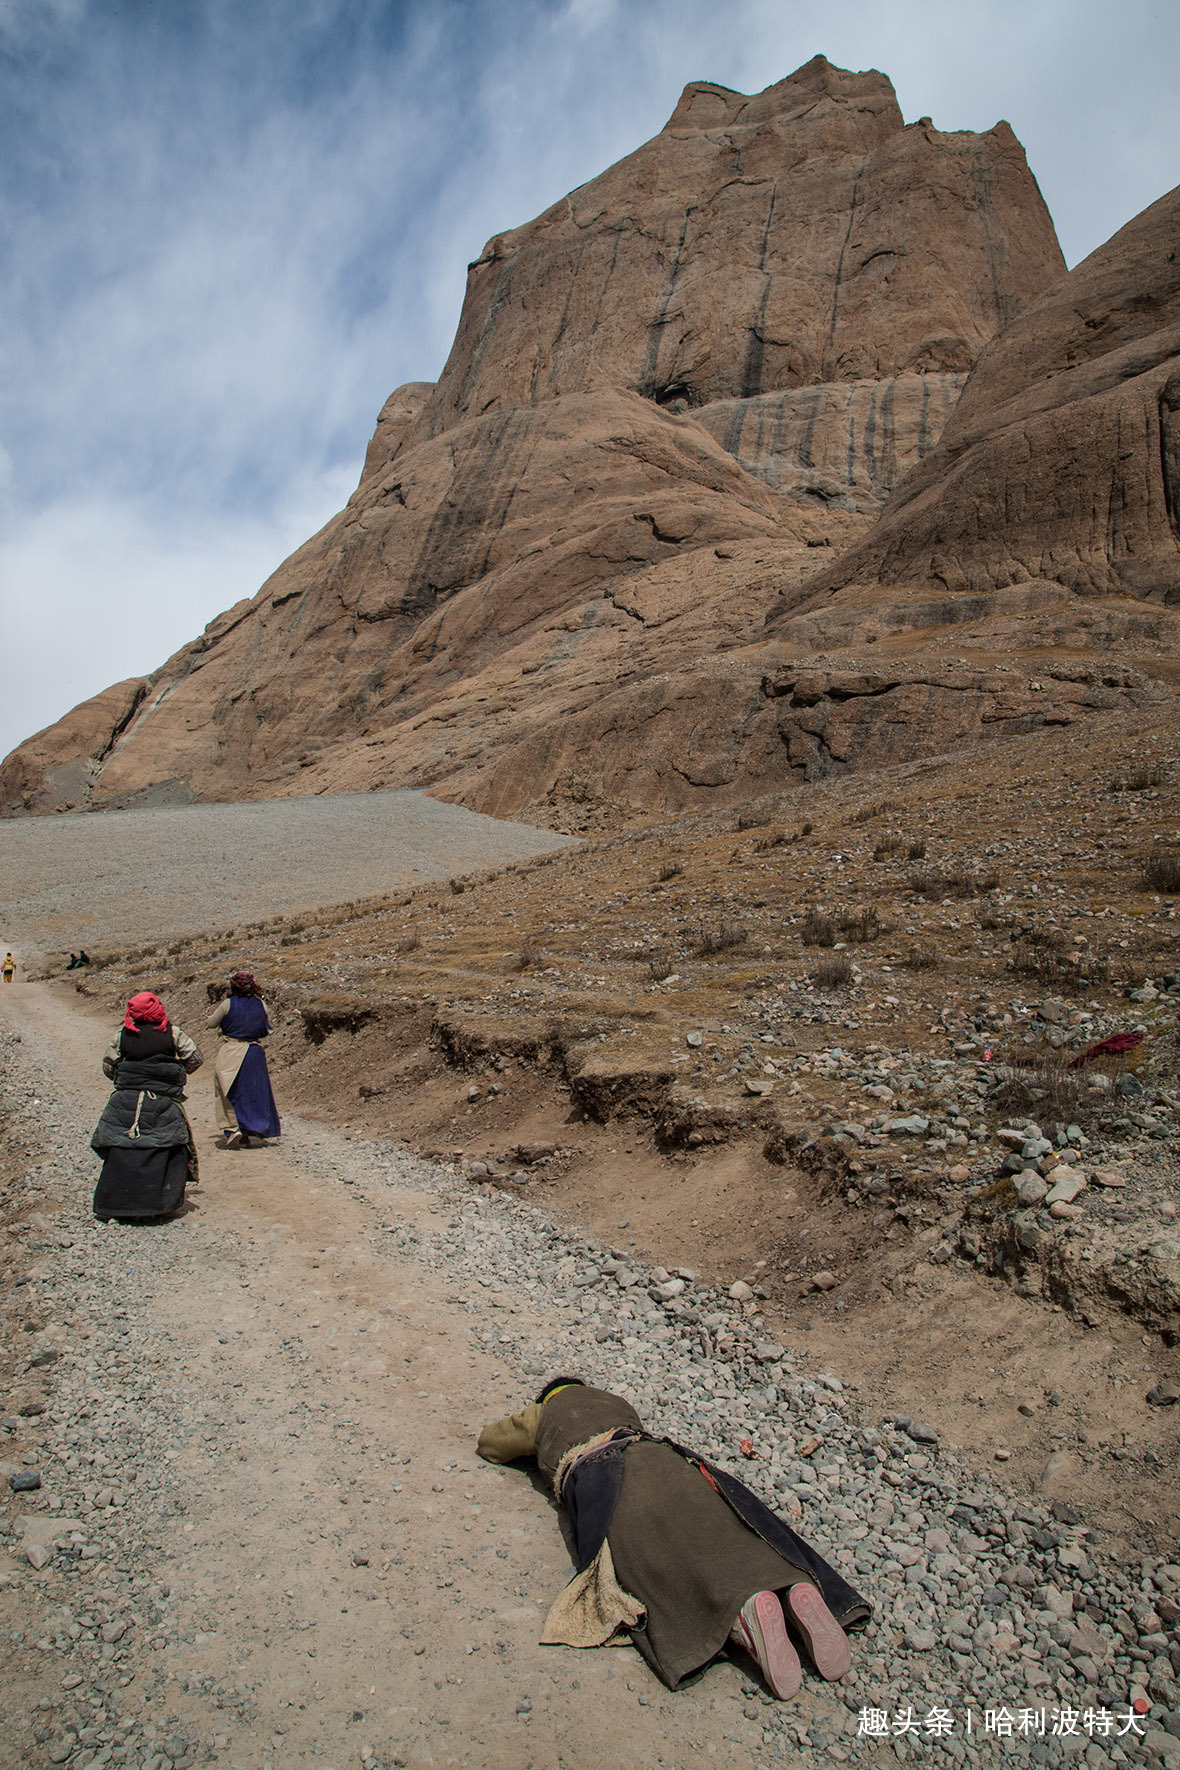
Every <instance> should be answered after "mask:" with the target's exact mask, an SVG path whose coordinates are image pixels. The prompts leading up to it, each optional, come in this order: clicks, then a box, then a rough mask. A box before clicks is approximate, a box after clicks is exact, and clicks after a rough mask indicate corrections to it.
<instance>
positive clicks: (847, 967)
mask: <svg viewBox="0 0 1180 1770" xmlns="http://www.w3.org/2000/svg"><path fill="white" fill-rule="evenodd" d="M851 981H852V965H851V963H850V961H849V958H848V954H847V953H832V954H831V955H830V956H829V957H828V958H826V959H821V960H820V962H819V964H818V965H817V966H816V968H815V984H816V988H817V989H840V988H841V987H842V986H843V985H844V984H846V983H850V982H851Z"/></svg>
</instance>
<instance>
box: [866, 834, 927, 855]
mask: <svg viewBox="0 0 1180 1770" xmlns="http://www.w3.org/2000/svg"><path fill="white" fill-rule="evenodd" d="M904 847H905V840H904V838H903V837H901V836H882V838H881V840H880V841H879V842H878V843H877V846H876V847H875V848H874V849H873V859H874V860H888V859H889V857H890V855H892V854H900V853H901V851H902V849H903V848H904ZM924 852H925V850H924V849H923V853H924Z"/></svg>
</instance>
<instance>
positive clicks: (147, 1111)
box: [90, 990, 204, 1223]
mask: <svg viewBox="0 0 1180 1770" xmlns="http://www.w3.org/2000/svg"><path fill="white" fill-rule="evenodd" d="M203 1061H204V1059H203V1058H202V1056H201V1053H200V1051H199V1050H198V1049H197V1047H196V1045H195V1044H194V1043H193V1041H192V1039H190V1038H189V1036H188V1034H187V1033H183V1032H181V1030H180V1028H179V1027H178V1026H173V1025H172V1023H171V1022H170V1021H169V1019H168V1012H167V1010H166V1008H165V1007H164V1004H163V1002H161V1000H160V998H159V996H155V995H153V994H152V993H151V991H150V990H141V991H140V992H139V994H138V995H135V996H132V997H131V1000H130V1001H129V1002H128V1004H127V1010H126V1013H125V1014H124V1016H123V1024H122V1026H121V1027H120V1028H119V1031H118V1032H117V1033H116V1035H115V1037H114V1038H113V1039H112V1041H111V1044H110V1047H109V1049H108V1050H107V1052H106V1055H105V1056H104V1057H103V1060H102V1068H103V1074H104V1075H105V1076H106V1077H107V1078H108V1080H110V1081H112V1082H114V1084H115V1091H114V1093H113V1094H112V1095H111V1097H110V1099H109V1100H108V1102H107V1105H106V1110H105V1112H104V1113H103V1115H102V1117H101V1119H99V1121H98V1126H97V1128H96V1130H95V1133H94V1136H93V1137H92V1138H91V1139H90V1147H91V1148H92V1149H93V1150H94V1151H95V1153H96V1154H97V1155H101V1156H102V1158H103V1165H102V1173H101V1174H100V1175H99V1180H98V1185H97V1187H96V1188H95V1191H94V1214H95V1216H96V1217H98V1218H99V1219H100V1221H102V1222H104V1223H105V1222H107V1221H108V1220H109V1219H110V1218H111V1217H116V1218H118V1220H119V1221H120V1222H123V1223H129V1222H136V1221H140V1220H146V1219H151V1218H158V1217H167V1216H170V1215H171V1214H172V1212H173V1211H177V1210H179V1209H180V1206H181V1205H182V1204H183V1203H184V1189H185V1186H186V1185H195V1184H196V1181H197V1152H196V1149H195V1147H194V1145H193V1134H192V1131H191V1129H190V1127H189V1122H188V1117H187V1115H186V1113H185V1110H184V1107H183V1105H182V1102H183V1100H184V1085H185V1082H186V1081H187V1080H188V1078H189V1076H190V1075H191V1074H192V1072H193V1071H194V1070H195V1069H200V1067H201V1064H202V1062H203Z"/></svg>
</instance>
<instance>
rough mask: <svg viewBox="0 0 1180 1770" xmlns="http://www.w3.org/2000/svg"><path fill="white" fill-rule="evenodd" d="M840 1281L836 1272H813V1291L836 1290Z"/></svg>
mask: <svg viewBox="0 0 1180 1770" xmlns="http://www.w3.org/2000/svg"><path fill="white" fill-rule="evenodd" d="M839 1282H840V1280H839V1279H838V1278H837V1277H836V1274H835V1273H834V1272H813V1273H812V1275H811V1286H810V1288H811V1289H812V1290H813V1291H834V1290H835V1288H836V1286H837V1285H838V1284H839Z"/></svg>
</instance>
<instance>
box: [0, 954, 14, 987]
mask: <svg viewBox="0 0 1180 1770" xmlns="http://www.w3.org/2000/svg"><path fill="white" fill-rule="evenodd" d="M0 972H3V974H4V981H5V983H11V982H12V979H13V976H14V974H15V972H16V960H15V959H14V958H13V956H12V954H11V953H5V955H4V963H3V965H0Z"/></svg>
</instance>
